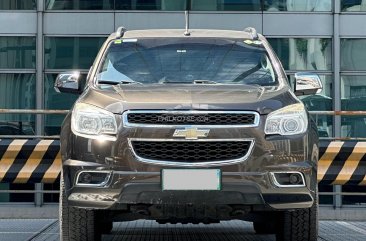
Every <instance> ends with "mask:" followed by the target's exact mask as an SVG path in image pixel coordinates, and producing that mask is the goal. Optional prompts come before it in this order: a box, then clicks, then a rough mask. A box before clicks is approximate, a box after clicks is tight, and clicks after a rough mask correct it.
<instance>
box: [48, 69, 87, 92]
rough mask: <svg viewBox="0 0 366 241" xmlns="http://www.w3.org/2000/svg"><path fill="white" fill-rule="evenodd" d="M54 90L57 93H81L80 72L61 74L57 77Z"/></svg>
mask: <svg viewBox="0 0 366 241" xmlns="http://www.w3.org/2000/svg"><path fill="white" fill-rule="evenodd" d="M54 87H55V90H56V91H57V92H59V93H61V92H62V93H74V94H80V93H81V85H80V72H78V71H73V72H63V73H60V74H59V75H57V78H56V81H55V86H54Z"/></svg>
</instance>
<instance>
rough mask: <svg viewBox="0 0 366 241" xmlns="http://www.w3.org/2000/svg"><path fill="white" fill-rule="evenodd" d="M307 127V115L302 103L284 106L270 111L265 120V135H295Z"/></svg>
mask: <svg viewBox="0 0 366 241" xmlns="http://www.w3.org/2000/svg"><path fill="white" fill-rule="evenodd" d="M307 127H308V117H307V114H306V111H305V107H304V105H303V104H302V103H298V104H294V105H289V106H286V107H284V108H282V109H279V110H276V111H273V112H271V113H270V114H269V115H268V117H267V120H266V125H265V128H264V132H265V133H266V134H267V135H275V134H278V135H297V134H302V133H304V132H305V131H306V129H307Z"/></svg>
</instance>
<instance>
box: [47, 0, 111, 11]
mask: <svg viewBox="0 0 366 241" xmlns="http://www.w3.org/2000/svg"><path fill="white" fill-rule="evenodd" d="M113 5H114V0H107V1H106V0H47V1H46V9H48V10H111V9H113Z"/></svg>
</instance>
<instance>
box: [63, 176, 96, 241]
mask: <svg viewBox="0 0 366 241" xmlns="http://www.w3.org/2000/svg"><path fill="white" fill-rule="evenodd" d="M59 216H60V218H59V219H60V220H59V221H60V236H61V240H62V241H99V240H100V239H101V233H100V232H99V231H98V225H97V220H96V211H93V210H86V209H81V208H75V207H69V206H68V203H67V200H66V192H65V184H64V179H63V175H62V174H61V180H60V213H59Z"/></svg>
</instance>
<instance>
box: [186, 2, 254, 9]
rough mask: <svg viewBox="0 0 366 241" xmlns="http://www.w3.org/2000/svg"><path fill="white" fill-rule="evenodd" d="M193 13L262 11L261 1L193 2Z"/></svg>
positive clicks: (191, 7)
mask: <svg viewBox="0 0 366 241" xmlns="http://www.w3.org/2000/svg"><path fill="white" fill-rule="evenodd" d="M190 10H193V11H195V10H196V11H261V1H260V0H191V6H190Z"/></svg>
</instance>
